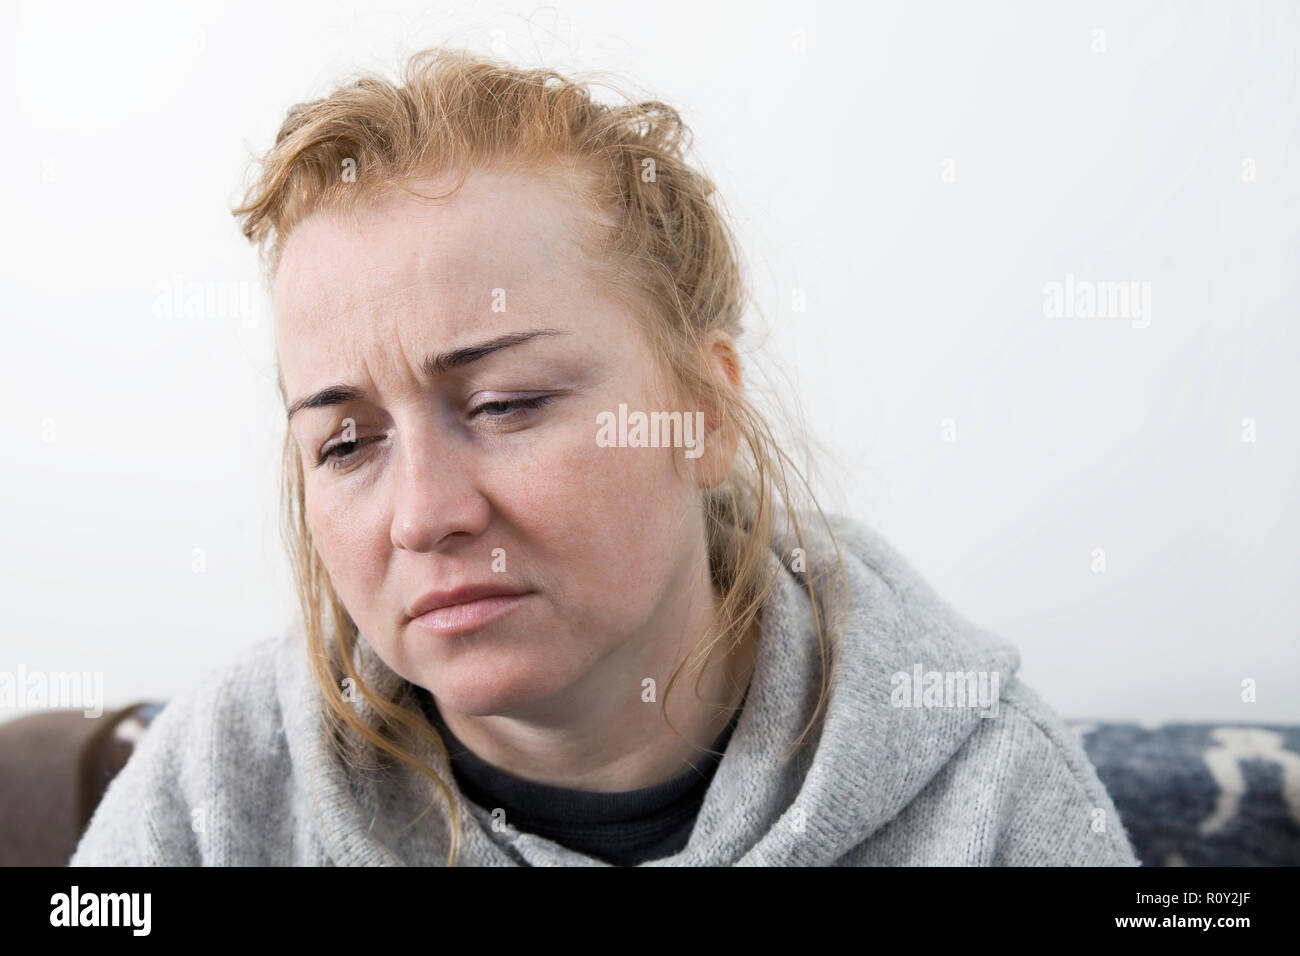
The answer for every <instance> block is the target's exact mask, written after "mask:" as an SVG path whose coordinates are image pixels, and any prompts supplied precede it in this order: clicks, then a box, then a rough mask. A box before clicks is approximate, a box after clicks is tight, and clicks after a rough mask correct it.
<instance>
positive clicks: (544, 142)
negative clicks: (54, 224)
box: [233, 48, 844, 865]
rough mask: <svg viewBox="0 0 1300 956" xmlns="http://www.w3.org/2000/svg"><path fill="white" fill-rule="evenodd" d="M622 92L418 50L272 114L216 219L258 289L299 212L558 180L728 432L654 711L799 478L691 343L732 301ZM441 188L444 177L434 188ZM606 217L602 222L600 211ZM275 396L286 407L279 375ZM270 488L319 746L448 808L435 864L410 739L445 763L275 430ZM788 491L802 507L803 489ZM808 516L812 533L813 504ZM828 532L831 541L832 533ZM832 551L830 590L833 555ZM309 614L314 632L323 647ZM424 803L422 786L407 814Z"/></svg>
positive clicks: (743, 607)
mask: <svg viewBox="0 0 1300 956" xmlns="http://www.w3.org/2000/svg"><path fill="white" fill-rule="evenodd" d="M604 85H609V84H604ZM611 88H613V87H611ZM623 99H624V100H625V102H620V103H617V104H615V105H602V104H599V103H597V102H594V101H593V98H592V95H591V91H590V89H589V84H587V83H583V82H578V81H577V80H576V79H572V78H568V77H565V76H561V75H560V74H558V73H555V72H553V71H551V70H544V69H518V68H514V67H512V66H509V65H507V64H504V63H501V62H499V61H494V60H492V59H489V58H486V57H484V56H481V55H478V54H475V53H471V52H468V51H464V50H449V49H444V48H439V49H432V50H424V51H421V52H419V53H416V54H415V55H413V56H412V57H411V58H410V59H409V60H408V62H407V63H406V65H405V67H404V70H403V73H402V77H401V83H400V84H395V83H393V82H390V81H389V80H387V79H384V78H382V77H379V76H376V75H373V74H366V75H362V76H360V77H359V78H356V79H355V80H354V82H351V83H350V84H349V85H345V86H341V87H339V88H338V89H336V90H335V91H334V92H332V93H330V95H328V96H326V97H324V98H323V99H318V100H314V101H311V102H307V103H300V104H297V105H295V106H293V107H291V108H290V109H289V111H288V114H287V115H286V116H285V119H284V122H283V124H282V125H281V127H280V130H279V132H278V134H277V135H276V139H275V145H274V146H273V147H272V148H271V149H270V150H269V151H268V152H267V153H266V154H265V155H264V156H263V157H262V158H261V160H260V163H259V164H258V167H259V168H258V169H257V173H256V176H255V178H254V180H253V182H252V185H251V186H249V188H248V191H247V193H246V195H245V197H244V200H243V202H242V203H241V204H240V205H239V206H238V207H237V208H235V209H234V210H233V213H234V215H235V216H237V217H239V218H240V219H241V228H242V231H243V233H244V235H245V236H246V237H247V238H248V240H249V241H250V242H253V243H255V244H256V245H257V246H258V247H259V250H260V251H261V254H262V259H263V262H264V265H265V266H266V270H267V273H268V276H269V277H271V278H273V277H274V275H275V273H276V270H277V269H278V267H279V263H280V257H281V254H282V252H283V249H284V244H285V242H286V240H287V238H288V236H289V235H290V233H291V232H292V231H293V229H294V228H295V227H296V226H297V224H298V223H300V222H301V221H302V220H303V219H304V218H305V217H306V216H308V215H310V214H312V213H313V212H315V211H317V210H334V211H347V210H350V209H355V208H357V204H359V203H364V202H367V201H372V200H374V199H375V198H377V197H379V196H380V195H382V194H384V193H387V192H391V191H393V190H406V189H407V186H408V184H410V183H411V182H413V181H415V180H418V179H422V178H426V177H430V176H436V175H440V174H444V173H458V174H460V176H461V178H460V182H462V183H463V181H464V179H463V177H464V176H465V175H467V174H468V172H469V171H471V170H472V169H475V168H497V169H516V170H525V171H528V172H530V173H532V174H535V175H536V174H542V175H552V174H555V173H556V172H557V171H558V172H560V173H561V175H558V176H557V177H556V178H557V181H562V182H565V183H567V184H568V185H569V186H570V187H571V188H572V189H573V190H574V195H575V196H577V197H578V198H579V199H580V200H582V201H583V202H584V203H585V204H586V208H587V210H589V211H590V212H591V213H593V215H592V216H591V217H590V219H591V223H590V225H591V233H590V235H591V239H592V241H591V242H590V243H589V244H588V245H586V246H584V250H585V251H586V252H587V253H588V254H589V255H590V257H591V261H592V263H593V264H595V265H596V266H597V267H598V268H600V269H602V270H604V272H603V274H604V275H605V276H606V277H607V278H608V279H609V282H610V290H611V291H612V292H615V293H616V294H619V295H621V296H624V297H625V298H626V300H627V301H628V302H629V303H630V304H632V305H633V306H634V307H635V309H636V313H637V315H638V317H639V318H640V320H641V321H642V323H643V324H644V327H645V329H646V331H647V333H648V337H649V340H650V342H651V343H652V349H653V352H654V354H655V356H656V359H657V361H658V362H659V366H658V367H659V369H660V370H661V371H664V372H666V373H668V376H669V378H670V380H671V382H672V385H673V387H674V388H675V389H680V390H681V392H682V393H683V394H684V395H686V396H689V397H691V398H693V399H695V400H697V401H699V402H703V403H705V405H704V407H709V408H712V409H714V410H715V411H716V412H717V414H718V415H719V416H720V421H721V422H722V424H723V426H724V427H730V428H732V429H735V431H734V432H733V434H737V435H739V436H740V437H741V438H742V439H743V440H742V441H741V442H740V445H739V449H738V454H737V455H736V459H735V461H734V462H733V463H732V466H731V469H730V471H729V473H728V475H727V477H726V479H725V481H723V482H722V483H721V484H720V485H719V486H717V487H715V488H710V489H707V490H705V491H703V492H702V493H701V494H702V499H703V500H702V505H703V508H704V514H705V524H706V528H707V538H708V540H707V545H708V554H709V562H710V568H711V574H712V577H713V581H714V584H715V586H716V587H717V588H718V590H719V593H720V595H721V601H720V604H719V606H718V609H717V613H716V615H715V616H714V619H713V621H712V622H711V623H710V626H709V627H708V629H707V630H706V631H705V634H704V635H703V637H701V639H700V640H699V642H697V644H696V645H695V647H694V648H693V649H692V651H691V653H690V654H689V655H688V656H687V659H686V660H685V661H683V663H682V665H681V666H679V667H678V669H677V670H676V671H674V673H673V675H672V677H671V679H670V680H669V682H668V686H667V688H666V690H665V694H664V697H665V702H666V699H667V694H668V693H669V692H671V690H672V687H673V685H674V684H675V683H676V681H677V679H678V676H679V675H680V673H681V671H682V669H683V668H685V667H686V666H687V665H688V664H691V665H693V666H697V667H698V668H699V671H700V673H702V672H703V670H704V668H705V667H707V665H708V662H709V660H710V659H711V658H712V656H713V654H714V652H715V651H716V650H717V648H718V647H719V645H723V646H725V647H726V649H727V652H728V653H732V652H735V651H738V650H740V649H741V647H742V645H743V642H744V640H745V638H746V635H747V634H748V633H750V628H751V626H752V625H754V624H755V622H757V621H758V620H760V613H761V610H762V605H763V602H764V600H765V599H766V597H767V595H768V593H769V592H770V590H771V588H772V587H773V585H774V582H775V575H774V574H772V575H768V574H766V573H765V568H766V566H767V564H768V560H767V554H769V553H770V550H771V542H772V541H773V540H774V532H775V530H776V518H777V508H778V501H779V502H780V504H781V505H782V507H781V511H782V512H783V513H784V515H785V518H786V534H787V535H788V534H789V531H790V530H791V528H793V531H794V538H795V540H796V541H797V542H798V543H799V544H800V546H803V544H804V534H803V530H802V529H801V528H800V527H799V521H798V514H797V512H798V510H799V509H798V508H796V507H795V506H794V497H793V493H792V488H791V483H790V481H789V480H788V479H787V474H786V469H787V466H788V467H789V468H790V469H791V470H793V472H794V473H795V475H796V476H798V478H799V480H800V481H801V482H802V483H803V485H804V487H805V488H807V482H806V480H804V479H803V476H802V474H801V473H800V472H799V469H798V468H797V467H795V465H794V463H793V462H792V461H791V460H790V459H789V458H788V456H787V455H786V454H785V453H784V452H783V451H782V449H781V448H780V446H779V445H778V443H777V441H776V439H775V437H774V435H773V433H772V430H771V428H770V427H769V425H768V423H767V421H766V420H765V418H764V416H763V415H762V414H761V413H760V412H759V411H758V410H757V408H756V407H754V406H753V405H752V404H751V403H750V401H749V399H748V398H747V397H746V396H745V394H744V393H743V391H742V390H740V389H735V388H731V387H727V386H725V385H723V384H720V383H719V382H718V381H717V380H716V379H715V377H714V376H713V374H711V371H710V369H709V367H708V365H707V364H706V360H705V356H704V351H703V349H702V347H701V346H702V343H703V342H704V341H705V339H706V337H707V336H709V335H711V334H712V333H714V332H715V331H721V332H724V333H726V334H727V335H729V336H731V337H732V338H733V339H736V338H738V337H739V335H740V333H741V317H742V313H743V312H744V310H745V308H746V305H747V304H748V302H749V301H750V295H749V292H748V289H747V287H746V285H745V283H744V281H743V279H742V275H741V269H740V265H739V258H738V256H737V254H736V248H735V246H736V244H735V240H734V237H733V235H732V233H731V230H730V229H729V227H728V225H727V223H726V221H725V219H724V218H723V215H722V213H721V212H720V211H719V208H718V206H717V204H716V199H715V196H714V185H713V183H712V182H711V181H710V180H709V179H708V177H706V176H704V175H703V174H702V173H700V172H698V171H697V170H696V169H694V168H692V167H691V165H690V164H689V162H688V160H687V158H686V155H685V154H686V150H687V148H688V147H689V145H690V140H691V133H690V130H689V129H688V127H687V126H686V125H685V123H684V122H683V121H682V119H681V117H680V116H679V115H678V113H677V111H676V110H674V109H673V108H672V107H670V106H667V105H665V104H664V103H661V102H658V101H656V100H644V101H640V102H636V101H633V100H632V99H631V98H629V97H627V96H626V95H624V96H623ZM565 174H567V175H565ZM458 189H459V183H458V184H457V186H456V187H454V188H453V190H452V191H451V193H449V194H448V195H450V194H454V192H455V191H456V190H458ZM610 213H614V215H613V216H612V217H611V218H606V217H607V216H608V215H609V214H610ZM580 241H581V240H580ZM279 388H280V396H281V399H282V400H283V401H284V402H285V404H286V406H287V403H288V396H287V395H286V394H285V390H284V382H283V379H282V378H281V379H280V381H279ZM688 407H690V406H688ZM694 407H701V406H699V405H696V406H694ZM282 496H283V500H282V506H283V519H284V532H285V538H286V544H287V545H288V549H289V554H290V561H291V564H292V567H293V571H294V575H295V578H296V583H297V590H298V600H299V604H300V607H301V610H302V617H303V622H304V627H305V629H306V639H307V644H308V650H309V656H310V659H311V661H312V664H313V668H314V672H315V676H316V679H317V681H318V682H319V685H320V689H321V692H322V697H323V699H324V703H325V714H326V719H327V721H328V724H329V727H330V728H331V732H332V739H333V740H334V741H335V743H336V744H337V745H338V746H339V748H340V752H343V746H344V745H343V739H344V737H346V736H347V731H348V730H349V729H350V730H351V731H352V732H353V733H354V734H355V735H357V736H358V737H359V738H360V739H361V740H364V741H368V742H369V744H370V745H372V746H373V747H374V748H376V750H375V751H374V752H375V753H376V754H387V755H389V756H390V757H392V758H396V759H397V760H399V761H402V762H403V763H405V764H406V765H408V766H410V767H412V768H413V769H415V770H416V771H418V772H419V773H421V774H423V775H424V776H426V777H427V778H429V780H430V781H432V783H433V785H434V787H435V788H436V790H437V793H440V794H441V795H442V797H443V798H444V799H445V800H446V801H447V804H448V809H449V811H450V814H451V825H450V831H451V846H450V850H449V853H448V857H447V864H448V865H452V863H453V861H454V860H455V857H456V850H457V829H458V820H459V815H458V808H457V806H456V801H455V800H454V799H453V796H452V789H451V788H450V787H449V785H448V784H447V782H446V781H444V780H443V779H442V778H441V777H440V776H439V774H438V772H437V770H435V769H434V768H433V767H430V766H428V765H427V764H426V763H425V762H424V761H423V760H421V759H420V757H419V756H417V755H416V753H415V752H414V750H413V749H412V748H411V747H410V746H408V744H409V743H411V742H414V741H417V740H421V739H422V740H423V741H424V742H426V743H427V744H430V745H432V747H433V749H434V751H435V752H436V753H438V754H439V755H440V756H441V757H442V758H443V759H444V760H445V759H446V757H447V751H446V748H445V745H444V743H443V741H442V740H441V738H440V737H439V735H438V733H437V732H436V730H435V729H434V727H433V726H432V725H431V724H430V722H429V720H428V718H427V717H426V716H425V715H424V714H423V713H422V712H421V710H420V708H419V706H418V702H416V701H415V700H414V699H413V698H412V695H410V694H407V693H399V694H397V695H394V696H393V698H392V699H385V698H384V697H383V696H381V695H379V694H377V693H375V692H374V690H373V689H372V688H370V687H369V686H367V684H366V683H365V682H364V681H363V680H362V678H361V675H360V674H359V673H358V671H357V668H356V667H355V666H354V654H355V652H356V649H357V639H358V632H357V627H356V625H355V623H354V622H353V621H352V619H351V617H350V616H349V614H348V612H347V610H346V608H344V607H343V605H342V603H341V602H340V600H339V598H338V595H337V594H336V593H335V591H334V588H333V586H332V584H331V583H330V580H329V576H328V574H327V573H326V570H325V568H324V567H323V565H322V563H321V560H320V557H319V555H318V553H317V551H316V549H315V547H314V545H313V543H312V538H311V530H310V528H309V527H308V524H307V520H306V513H305V493H304V484H303V470H302V459H301V457H300V455H299V453H298V450H297V447H296V445H295V443H294V442H293V441H292V438H291V436H290V433H289V432H288V430H287V429H286V433H285V439H284V455H283V470H282ZM808 497H809V499H811V500H812V501H813V504H814V505H816V501H815V499H814V498H813V497H812V493H811V490H809V491H808ZM816 510H817V513H818V514H819V515H821V517H822V521H823V523H824V524H825V525H826V527H827V530H828V532H829V531H830V526H829V522H827V521H826V518H825V515H824V514H823V513H822V511H821V508H820V506H816ZM784 540H787V541H788V540H789V538H788V537H786V538H785V539H784ZM830 540H831V541H832V543H834V535H833V533H831V535H830ZM835 551H836V555H837V557H838V558H839V570H840V580H841V581H843V579H844V564H843V558H842V556H840V555H839V547H838V544H835ZM778 570H779V569H778ZM819 584H820V582H817V581H814V575H813V574H811V573H809V574H807V575H806V576H805V577H804V586H805V587H806V589H807V591H808V594H809V597H810V598H811V603H812V608H813V614H814V624H815V628H816V633H817V639H818V644H819V649H820V652H821V665H822V686H821V691H820V693H819V695H818V698H817V704H816V707H815V709H814V712H813V716H812V717H811V718H810V720H809V722H808V724H807V725H806V726H805V727H804V729H803V732H802V733H801V734H800V735H799V738H798V740H796V741H795V743H794V745H793V747H792V748H791V752H793V749H796V748H797V747H798V746H800V745H801V744H802V742H803V741H804V738H805V737H806V736H807V734H808V733H809V731H810V730H811V729H812V727H813V725H814V723H815V722H816V720H817V718H818V716H819V715H820V713H821V711H822V709H823V707H824V705H825V702H826V698H827V695H828V692H829V687H830V683H831V679H832V672H833V667H834V663H835V655H834V654H833V653H832V648H831V646H830V640H829V638H828V634H827V626H826V621H825V620H824V619H823V615H822V613H821V609H820V608H819V603H818V600H817V594H816V588H817V587H818V586H819ZM326 614H328V615H329V617H330V621H331V623H332V632H333V638H334V639H333V642H332V643H330V646H326V644H327V640H326V633H325V626H324V617H325V615H326ZM349 680H350V681H351V686H352V687H353V688H354V689H355V690H356V691H357V692H359V693H360V694H361V695H362V697H364V699H365V702H366V704H368V705H369V708H370V710H371V711H372V713H373V714H375V715H376V716H377V718H378V719H377V721H376V723H377V724H378V725H377V726H372V725H371V723H370V722H368V721H367V720H366V719H364V718H363V716H362V715H360V714H358V712H357V711H358V708H356V707H354V706H353V705H352V704H351V703H349V702H348V701H347V700H345V699H344V695H343V694H342V693H341V692H340V688H341V687H346V686H348V684H347V683H345V682H346V681H349ZM698 681H699V678H698V677H697V682H696V693H697V696H698V686H699V684H698ZM406 689H409V684H408V685H407V687H406V688H404V690H406ZM665 719H666V714H665ZM354 740H355V738H354ZM359 746H360V747H362V749H364V744H360V745H359ZM344 758H345V759H348V758H347V754H346V753H344ZM435 801H436V794H435V797H434V800H433V801H431V802H430V805H429V807H426V809H425V811H424V812H428V809H429V808H431V807H432V806H433V803H434V802H435ZM421 816H423V813H421ZM417 819H418V817H417ZM413 822H414V821H413Z"/></svg>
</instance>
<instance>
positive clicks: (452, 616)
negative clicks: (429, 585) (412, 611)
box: [411, 592, 531, 637]
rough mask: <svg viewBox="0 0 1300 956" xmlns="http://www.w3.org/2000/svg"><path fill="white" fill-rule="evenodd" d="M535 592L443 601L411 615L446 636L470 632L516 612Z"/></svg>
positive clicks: (424, 627) (427, 628)
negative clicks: (452, 601) (437, 605)
mask: <svg viewBox="0 0 1300 956" xmlns="http://www.w3.org/2000/svg"><path fill="white" fill-rule="evenodd" d="M530 596H531V592H522V593H514V594H490V595H486V596H483V597H477V598H475V597H472V596H471V597H470V599H468V600H462V601H458V602H456V603H442V604H441V606H440V607H434V608H431V609H430V610H427V611H424V612H423V613H422V614H418V615H415V616H413V617H412V618H411V623H412V624H414V625H416V626H417V627H419V628H421V629H422V630H425V631H428V632H430V633H433V634H437V635H439V636H442V637H454V636H456V635H458V634H469V633H472V632H474V631H477V630H479V629H480V628H482V627H485V626H486V625H488V624H490V623H492V622H493V621H497V620H499V619H500V618H503V617H505V616H506V615H508V614H510V613H511V612H513V611H514V610H515V609H517V608H518V607H519V606H520V605H521V604H523V603H524V601H526V600H527V599H528V598H529V597H530Z"/></svg>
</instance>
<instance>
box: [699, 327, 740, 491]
mask: <svg viewBox="0 0 1300 956" xmlns="http://www.w3.org/2000/svg"><path fill="white" fill-rule="evenodd" d="M702 348H703V349H704V355H705V360H706V362H707V364H708V367H709V368H710V370H711V371H712V372H713V376H714V379H715V380H716V381H717V383H718V387H719V388H721V389H724V390H728V389H729V390H731V391H734V392H739V391H740V388H741V371H740V355H739V353H737V351H736V345H735V343H734V342H733V341H732V339H731V336H729V335H727V333H725V332H722V331H719V330H714V331H712V332H710V333H709V334H708V336H707V337H706V338H705V340H704V343H703V345H702ZM704 419H705V425H704V434H703V435H702V436H701V441H703V443H704V452H703V454H701V456H700V458H699V460H698V461H697V462H696V463H695V479H696V483H697V484H698V485H699V486H700V487H701V488H716V487H717V486H718V485H720V484H722V482H723V481H725V480H726V477H727V473H728V472H730V471H731V463H732V461H733V460H734V459H735V457H736V448H737V446H738V445H739V443H740V437H739V436H738V435H737V434H736V432H735V429H733V428H729V427H725V426H724V425H723V424H722V422H721V420H720V416H719V414H718V411H717V410H716V409H713V408H705V409H704Z"/></svg>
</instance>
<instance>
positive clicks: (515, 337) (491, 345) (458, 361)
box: [288, 329, 568, 419]
mask: <svg viewBox="0 0 1300 956" xmlns="http://www.w3.org/2000/svg"><path fill="white" fill-rule="evenodd" d="M542 335H568V332H566V331H564V330H563V329H533V330H531V331H528V332H511V333H508V334H506V335H499V336H497V337H496V338H494V339H488V340H487V341H486V342H480V343H479V344H477V345H467V346H465V347H464V348H460V349H455V350H454V351H451V352H435V353H430V354H429V355H427V356H425V359H424V361H423V362H421V363H420V371H421V372H422V373H423V374H424V375H426V376H428V377H429V378H437V377H438V376H440V375H445V374H446V373H447V372H450V371H451V370H452V369H455V368H461V367H463V366H465V365H469V364H470V363H471V362H477V361H478V360H479V359H481V358H484V357H486V356H488V355H491V354H492V353H493V352H499V351H501V350H502V349H507V348H510V347H511V346H512V345H519V344H521V343H523V342H527V341H529V340H531V339H535V338H537V337H538V336H542ZM365 394H366V393H365V391H364V390H363V389H360V388H357V387H356V386H355V385H345V384H338V385H329V386H327V387H325V388H322V389H321V390H320V391H318V392H313V393H312V394H311V395H306V396H304V397H302V398H300V399H298V400H297V401H295V402H293V403H292V404H290V405H289V409H288V417H289V418H290V419H292V418H293V416H294V415H296V414H298V412H300V411H302V410H303V409H304V408H325V407H327V406H330V405H344V404H346V403H348V402H355V401H360V400H361V399H363V398H365Z"/></svg>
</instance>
